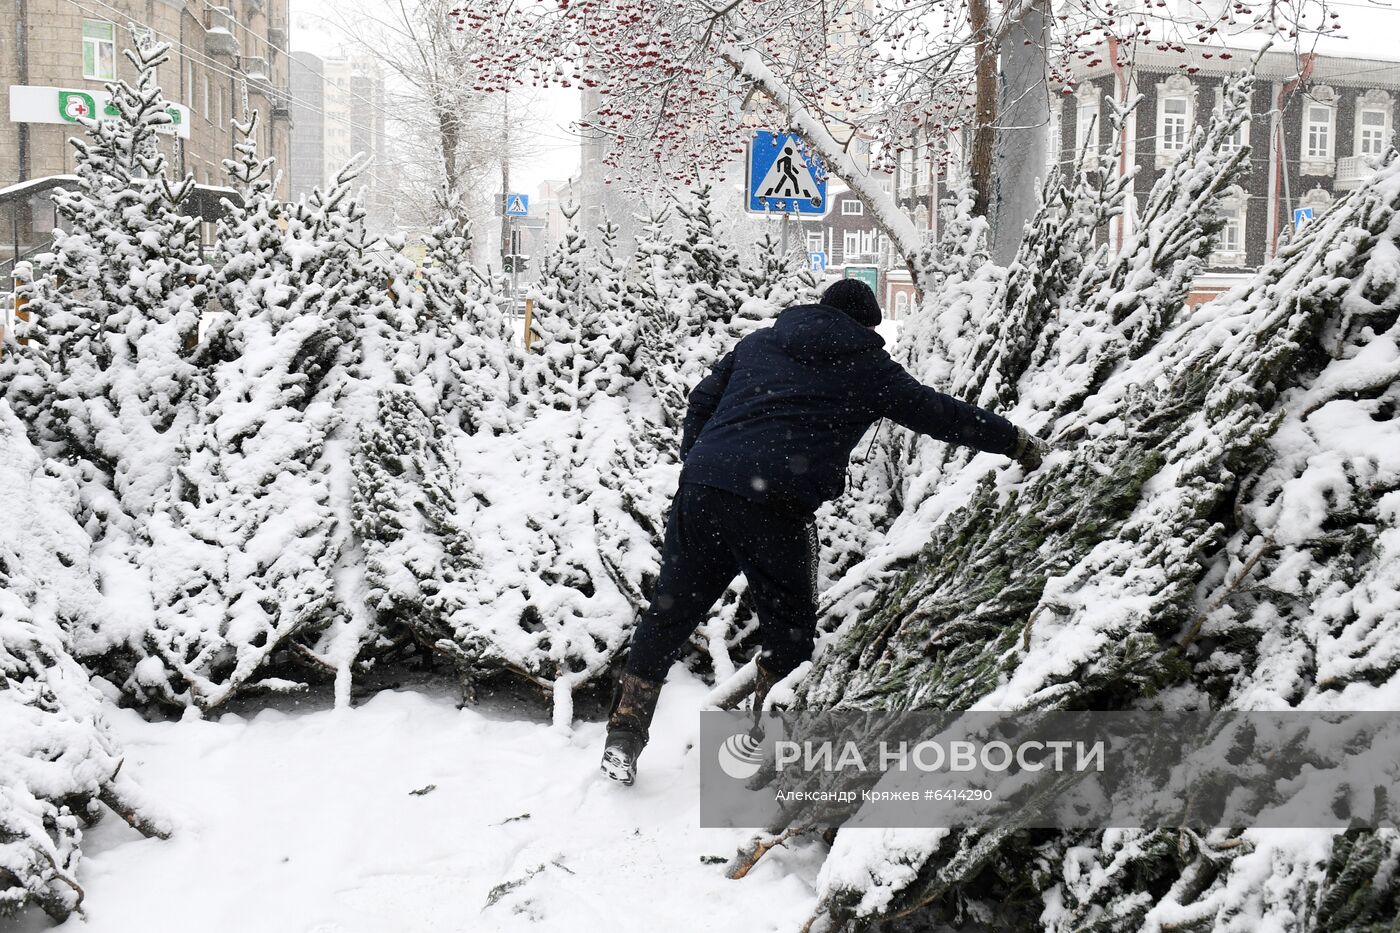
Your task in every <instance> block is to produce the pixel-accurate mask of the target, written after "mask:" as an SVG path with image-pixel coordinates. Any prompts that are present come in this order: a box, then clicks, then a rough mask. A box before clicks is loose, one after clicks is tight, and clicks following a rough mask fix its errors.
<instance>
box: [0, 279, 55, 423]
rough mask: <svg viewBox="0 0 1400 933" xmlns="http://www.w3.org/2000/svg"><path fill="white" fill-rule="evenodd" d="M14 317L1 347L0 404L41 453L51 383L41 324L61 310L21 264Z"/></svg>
mask: <svg viewBox="0 0 1400 933" xmlns="http://www.w3.org/2000/svg"><path fill="white" fill-rule="evenodd" d="M13 275H14V280H15V290H14V300H15V308H16V311H17V313H16V315H15V318H14V325H13V327H12V328H11V329H10V330H8V331H6V332H5V333H4V339H3V341H0V399H3V400H4V401H5V402H7V403H8V404H9V406H10V409H11V411H13V412H14V413H15V416H16V417H18V418H19V419H20V422H21V423H23V424H24V426H25V428H26V430H27V432H28V434H29V437H30V439H31V440H32V441H34V442H35V443H37V444H40V445H41V446H43V447H45V448H46V449H51V448H54V447H56V446H57V445H56V444H55V443H54V442H53V438H52V437H49V438H47V441H48V443H45V440H46V438H45V437H44V428H45V426H46V425H51V424H52V418H51V416H52V412H53V400H54V399H53V391H54V377H53V369H52V366H51V364H50V361H49V347H50V344H51V342H52V341H51V338H50V337H49V336H48V334H47V332H46V328H45V324H46V323H47V321H48V316H49V314H51V313H53V310H54V309H56V308H61V304H60V301H61V298H60V296H59V295H58V294H57V283H56V282H55V281H54V280H53V279H52V278H46V277H45V278H40V279H38V280H36V279H35V277H34V265H33V263H30V262H27V261H26V262H20V263H18V264H16V266H15V269H14V273H13Z"/></svg>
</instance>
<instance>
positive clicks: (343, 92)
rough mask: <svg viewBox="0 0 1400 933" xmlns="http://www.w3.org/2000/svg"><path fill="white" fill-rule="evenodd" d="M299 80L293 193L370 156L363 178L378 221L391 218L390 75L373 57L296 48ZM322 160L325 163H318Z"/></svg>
mask: <svg viewBox="0 0 1400 933" xmlns="http://www.w3.org/2000/svg"><path fill="white" fill-rule="evenodd" d="M292 58H293V60H294V68H293V72H292V75H293V82H294V85H295V86H297V87H298V88H300V87H305V88H306V92H305V93H296V95H295V96H296V97H297V101H296V102H295V103H294V106H295V107H296V108H297V110H296V111H295V112H296V113H297V114H300V113H303V112H304V113H305V114H306V119H305V120H302V121H300V122H298V124H297V128H296V130H295V131H294V132H293V134H292V152H293V157H292V158H293V161H294V164H295V165H296V166H298V168H296V169H295V170H294V175H295V178H294V181H293V185H292V195H293V196H294V197H300V196H302V195H305V194H309V193H310V192H311V190H312V189H313V188H316V187H317V186H322V185H325V184H326V182H328V181H330V180H331V179H333V178H334V177H335V176H336V174H337V173H338V172H339V171H340V170H341V169H342V168H344V167H345V164H346V163H347V162H349V161H350V160H351V159H352V158H355V157H356V156H360V155H363V156H365V157H367V158H368V159H369V167H368V169H367V171H366V172H365V174H363V175H361V176H360V178H359V183H360V185H361V186H363V188H364V190H365V208H366V210H367V211H368V212H369V216H370V223H371V225H372V226H382V225H385V224H388V223H390V222H391V215H392V213H393V204H392V202H391V201H390V199H389V186H388V185H386V184H385V183H384V182H385V173H386V172H387V171H388V166H387V164H386V162H385V158H384V157H385V129H384V123H385V114H386V113H387V112H388V108H387V107H386V106H385V103H384V79H383V77H382V75H381V74H380V72H379V69H378V68H377V67H376V66H375V65H374V63H373V62H371V61H368V60H366V59H361V58H351V57H335V58H326V57H322V56H320V55H315V54H312V53H311V52H294V53H292ZM318 161H319V164H318Z"/></svg>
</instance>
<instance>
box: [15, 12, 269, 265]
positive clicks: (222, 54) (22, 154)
mask: <svg viewBox="0 0 1400 933" xmlns="http://www.w3.org/2000/svg"><path fill="white" fill-rule="evenodd" d="M287 17H288V0H224V2H223V3H222V4H221V5H219V6H213V5H211V4H209V3H208V2H205V0H199V2H196V0H9V2H7V3H4V4H0V87H2V88H3V89H4V92H5V94H6V96H7V99H8V101H9V108H8V112H9V120H8V122H7V123H6V125H5V127H4V129H3V130H2V131H0V191H3V190H4V189H5V188H7V187H11V186H14V185H16V184H23V183H27V182H30V183H36V184H37V186H39V187H42V180H43V179H44V178H46V177H50V176H58V175H66V174H71V173H72V172H73V169H74V162H73V159H74V155H73V147H72V146H70V145H69V144H68V140H69V138H71V137H73V136H74V135H77V134H78V133H79V132H80V128H79V127H78V126H77V124H76V123H75V122H73V113H75V112H83V111H85V110H86V109H87V107H88V106H89V105H88V104H87V103H86V102H87V101H99V100H100V99H101V95H102V94H104V93H105V85H106V83H107V82H108V81H111V80H114V79H116V78H124V79H126V80H129V81H133V82H134V80H135V78H136V74H135V69H133V68H132V66H131V64H130V63H129V62H128V61H127V60H126V58H125V56H123V55H122V50H123V49H124V48H126V47H129V46H130V45H131V43H132V37H131V35H130V33H129V31H128V29H127V24H128V23H131V24H134V25H135V26H136V28H137V29H141V30H149V31H150V33H151V34H152V36H153V38H155V39H156V40H157V41H161V42H166V43H169V44H170V45H171V50H170V59H169V61H168V62H167V63H166V64H165V65H163V66H162V67H161V69H160V81H161V86H162V89H163V91H164V93H165V96H166V98H167V100H169V101H170V102H171V103H172V105H175V109H176V110H177V112H178V113H180V115H181V122H182V123H183V124H184V125H183V127H181V129H180V131H179V133H178V135H173V134H168V135H166V136H165V137H164V138H163V140H162V144H163V146H164V147H165V150H166V154H167V156H168V157H169V159H170V163H171V165H172V167H173V168H174V170H175V171H176V172H183V171H188V172H190V173H192V174H193V175H194V177H195V180H196V182H198V183H199V184H201V185H222V184H224V183H225V180H224V175H223V168H222V162H223V160H224V159H227V158H229V157H230V156H231V155H232V154H233V145H234V134H233V128H232V121H233V120H234V119H235V118H241V115H242V109H243V95H244V93H245V89H246V93H247V101H248V106H249V107H251V108H252V109H254V110H257V111H259V112H260V113H261V121H260V125H259V130H258V133H259V140H258V142H259V145H260V147H261V150H262V152H264V153H266V154H268V155H272V156H275V157H276V158H277V159H278V162H279V164H281V165H286V164H287V161H286V160H287V156H288V151H289V137H290V131H291V109H290V99H289V96H288V93H287V87H288V65H289V62H288V56H287V53H286V51H285V49H286V48H287V40H288V25H287V24H288V18H287ZM97 109H98V110H100V109H101V108H100V107H98V108H97ZM286 193H287V179H286V177H285V176H284V177H283V179H282V182H281V189H280V190H279V194H281V195H283V196H285V195H286ZM43 198H44V195H42V194H39V195H35V196H34V197H33V198H31V199H28V200H25V201H23V202H18V203H16V202H14V201H13V199H11V201H8V202H7V203H6V204H4V205H0V210H3V211H4V212H5V216H3V217H0V221H3V227H0V235H3V236H4V238H5V244H4V246H5V250H4V252H5V253H6V254H7V255H8V254H10V253H18V254H21V255H22V254H23V253H25V252H28V251H30V250H32V249H33V248H34V247H36V246H41V245H43V244H46V243H47V241H48V236H49V232H50V229H51V226H52V212H51V210H49V209H48V208H47V205H46V204H44V203H40V201H41V199H43ZM16 233H17V235H16ZM12 239H13V240H16V241H17V242H15V243H11V242H9V241H10V240H12Z"/></svg>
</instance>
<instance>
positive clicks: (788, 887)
mask: <svg viewBox="0 0 1400 933" xmlns="http://www.w3.org/2000/svg"><path fill="white" fill-rule="evenodd" d="M704 694H705V687H704V686H703V685H702V684H701V683H699V682H698V681H695V680H691V679H688V678H676V679H675V682H673V683H672V684H671V685H670V686H669V687H668V690H667V691H666V693H665V695H664V696H663V699H662V701H661V706H660V709H659V711H658V714H657V722H656V725H655V727H654V729H653V735H654V738H653V742H652V745H651V747H649V748H648V749H647V752H646V754H645V755H644V756H643V758H642V765H643V768H642V773H641V774H640V775H639V778H638V783H637V785H636V786H635V787H632V788H623V787H617V786H614V785H611V784H609V783H607V782H606V780H605V779H604V778H602V776H601V775H600V774H599V773H598V770H597V761H598V754H599V750H600V747H601V746H600V742H601V740H602V735H603V727H602V724H600V723H576V724H575V726H574V728H573V730H572V732H570V733H565V732H562V731H560V730H557V729H553V728H551V727H550V726H548V725H547V724H541V723H539V722H535V721H525V720H521V719H519V718H510V719H508V718H502V716H503V713H501V712H500V711H499V710H497V711H493V710H491V709H490V708H489V707H488V708H487V709H486V710H485V711H479V710H477V709H473V708H467V709H460V710H459V709H457V708H456V705H455V703H454V700H453V697H452V696H450V695H448V694H446V693H421V692H409V691H385V692H382V693H379V694H376V695H374V696H373V697H371V698H369V699H368V700H366V701H365V702H364V704H363V705H362V706H359V707H356V708H352V709H345V710H331V709H319V710H316V711H311V712H290V713H288V712H282V711H277V710H264V711H261V712H257V713H256V714H254V715H252V716H251V717H250V718H246V719H245V718H243V717H241V716H237V715H231V714H230V715H225V716H223V717H222V718H220V719H218V720H210V721H199V720H189V721H182V722H171V723H149V722H145V721H144V720H142V719H141V718H139V717H138V716H137V715H136V714H135V713H132V712H130V711H126V710H120V711H118V710H113V711H111V712H110V714H109V720H110V722H111V724H112V727H113V731H114V733H115V734H116V736H117V738H118V740H119V741H120V742H121V743H122V745H123V746H124V748H125V750H126V757H127V761H126V767H127V768H130V769H131V771H132V774H134V775H137V776H139V778H140V780H141V783H142V785H143V787H144V788H145V789H146V790H147V791H148V792H149V793H150V795H151V797H152V799H154V800H158V801H160V802H161V803H162V805H163V806H164V807H166V808H167V809H168V811H169V813H170V815H171V817H172V818H173V819H174V820H175V822H176V834H175V836H174V837H173V838H172V839H170V840H169V841H166V842H161V841H159V840H149V839H144V838H142V837H140V836H139V835H138V834H137V833H136V832H134V831H133V830H131V829H130V828H128V827H126V826H125V825H124V824H122V823H121V821H120V820H117V819H116V818H115V817H111V818H108V819H106V820H103V821H102V823H100V824H99V825H98V826H96V827H94V828H93V829H92V830H91V831H89V833H88V834H87V838H86V839H85V841H84V851H85V854H86V857H85V859H84V861H83V866H82V869H81V870H80V873H79V880H80V882H81V883H82V884H83V886H84V890H85V892H86V898H85V900H84V905H83V906H84V909H85V910H86V911H87V917H86V919H82V918H79V917H77V916H76V915H75V916H74V917H73V918H71V919H70V920H69V921H68V922H67V923H66V924H64V925H63V926H61V927H58V928H57V929H59V930H64V931H70V930H71V931H76V930H91V931H100V933H125V931H142V933H149V931H151V930H200V931H201V933H223V931H228V933H247V931H249V930H259V931H265V933H284V931H285V933H431V931H451V933H463V931H497V930H500V931H514V930H530V931H539V930H568V931H570V933H591V931H595V930H596V931H607V933H627V931H634V930H635V931H643V930H645V931H648V933H651V931H656V930H678V929H684V930H687V931H705V930H714V931H720V930H723V931H726V933H728V931H735V930H742V931H745V933H759V931H769V930H773V931H776V930H784V931H790V930H794V929H797V928H798V927H800V926H801V924H802V922H803V921H804V920H805V919H806V918H807V917H808V916H809V915H810V913H811V909H812V906H813V903H814V894H813V889H812V882H813V880H814V878H815V876H816V872H817V870H818V868H819V867H820V862H821V858H822V854H821V853H820V852H818V851H817V850H815V849H813V848H807V849H805V850H804V849H798V850H796V851H793V850H775V851H774V852H773V853H771V854H770V855H769V857H767V858H765V859H764V860H763V861H762V862H760V863H759V865H758V867H757V868H755V869H754V871H753V872H752V873H751V874H750V876H749V877H748V878H747V879H745V880H743V881H729V880H727V879H726V878H725V877H724V866H723V865H722V864H711V863H707V862H705V861H702V857H705V856H710V857H719V858H722V859H725V860H727V859H728V858H729V857H730V856H732V855H733V854H734V852H735V849H736V848H737V846H738V845H739V843H740V842H742V841H744V840H745V839H747V838H748V834H746V833H743V832H740V831H730V830H713V829H711V830H702V829H700V828H698V822H699V810H698V807H699V795H698V789H697V784H698V780H699V772H698V768H697V762H696V751H695V750H694V749H693V748H690V749H688V748H687V747H688V746H691V745H694V744H696V742H697V737H698V731H699V717H698V715H697V710H698V709H699V707H700V703H701V699H702V698H703V696H704ZM428 785H435V786H434V789H433V790H431V791H429V792H427V793H422V794H413V793H411V792H412V791H415V790H421V789H422V788H424V787H427V786H428ZM527 814H528V816H526V815H527ZM488 902H490V903H488ZM20 928H21V929H22V930H23V931H24V933H33V931H38V930H48V929H52V927H50V925H49V924H48V922H47V921H46V919H45V918H44V917H43V916H42V915H41V914H39V913H38V912H37V911H31V912H29V913H28V914H27V915H26V916H25V919H24V920H23V921H22V922H21V923H20Z"/></svg>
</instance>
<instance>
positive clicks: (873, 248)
mask: <svg viewBox="0 0 1400 933" xmlns="http://www.w3.org/2000/svg"><path fill="white" fill-rule="evenodd" d="M857 232H858V233H859V234H860V249H859V250H857V252H859V253H860V254H861V255H862V256H875V255H878V252H879V240H878V239H877V238H876V235H875V234H876V231H875V228H874V227H871V228H870V229H868V230H859V231H857Z"/></svg>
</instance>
